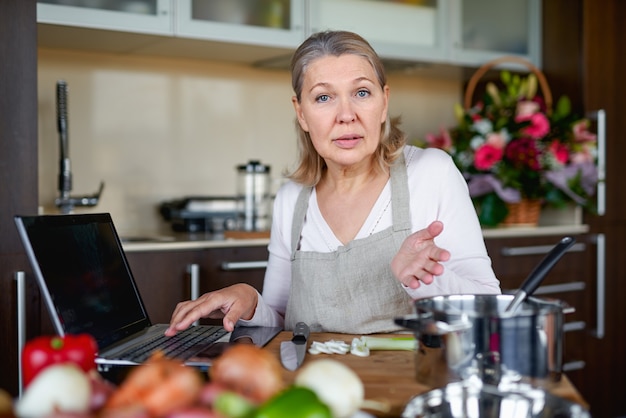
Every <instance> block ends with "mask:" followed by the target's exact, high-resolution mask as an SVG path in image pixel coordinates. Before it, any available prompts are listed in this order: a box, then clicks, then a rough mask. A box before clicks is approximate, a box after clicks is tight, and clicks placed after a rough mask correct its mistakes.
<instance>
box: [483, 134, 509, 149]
mask: <svg viewBox="0 0 626 418" xmlns="http://www.w3.org/2000/svg"><path fill="white" fill-rule="evenodd" d="M486 142H487V144H489V145H491V146H493V147H495V148H499V149H504V146H505V145H506V138H505V137H504V135H502V134H501V133H500V132H492V133H489V134H487V141H486Z"/></svg>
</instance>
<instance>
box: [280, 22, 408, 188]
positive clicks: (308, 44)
mask: <svg viewBox="0 0 626 418" xmlns="http://www.w3.org/2000/svg"><path fill="white" fill-rule="evenodd" d="M345 54H353V55H358V56H360V57H363V58H365V59H366V60H367V61H368V62H369V63H370V65H371V66H372V68H373V69H374V72H375V73H376V77H377V78H378V83H379V84H380V87H381V89H382V88H384V87H385V86H386V85H387V76H386V75H385V67H384V65H383V63H382V61H381V59H380V57H379V56H378V54H376V51H374V49H373V48H372V47H371V45H370V44H369V43H368V42H367V41H366V40H365V39H363V38H362V37H361V36H359V35H357V34H356V33H352V32H346V31H324V32H318V33H315V34H313V35H311V36H310V37H309V38H308V39H307V40H306V41H304V42H303V43H302V44H301V45H300V46H299V47H298V49H297V50H296V52H295V53H294V55H293V57H292V59H291V86H292V88H293V91H294V93H295V95H296V99H297V100H298V102H300V100H301V95H302V83H303V82H304V75H305V73H306V71H307V69H308V67H309V65H310V64H311V62H313V61H315V60H316V59H318V58H322V57H324V56H328V55H333V56H337V57H338V56H341V55H345ZM399 124H400V118H393V119H391V118H390V117H389V115H387V120H386V121H385V122H384V123H383V126H382V129H381V138H380V142H379V145H378V148H377V149H376V151H375V153H374V158H375V159H376V160H377V161H378V164H379V166H380V168H381V170H385V169H387V168H388V167H389V166H390V165H391V164H392V163H393V162H394V161H395V159H396V158H398V156H399V155H400V153H401V152H402V148H403V147H404V145H405V144H406V135H405V134H404V132H402V130H401V129H400V128H399ZM296 131H297V136H298V162H297V165H296V168H295V169H294V170H293V171H292V172H290V173H287V174H286V175H287V177H288V178H290V179H291V180H293V181H295V182H297V183H301V184H304V185H305V186H315V185H316V184H317V183H318V182H319V181H320V179H321V178H322V174H323V172H324V170H325V169H326V163H325V162H324V159H323V158H322V157H321V156H320V155H319V154H318V153H317V151H316V150H315V147H314V146H313V142H312V141H311V137H310V136H309V133H308V132H305V131H304V130H303V129H302V127H301V126H300V124H299V123H298V120H297V119H296Z"/></svg>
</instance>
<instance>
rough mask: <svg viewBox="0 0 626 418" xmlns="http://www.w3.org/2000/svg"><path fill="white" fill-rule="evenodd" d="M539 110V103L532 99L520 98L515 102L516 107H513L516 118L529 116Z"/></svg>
mask: <svg viewBox="0 0 626 418" xmlns="http://www.w3.org/2000/svg"><path fill="white" fill-rule="evenodd" d="M537 112H539V103H537V102H533V101H532V100H521V101H519V102H517V108H516V109H515V115H516V119H517V118H530V117H531V116H532V115H534V114H535V113H537Z"/></svg>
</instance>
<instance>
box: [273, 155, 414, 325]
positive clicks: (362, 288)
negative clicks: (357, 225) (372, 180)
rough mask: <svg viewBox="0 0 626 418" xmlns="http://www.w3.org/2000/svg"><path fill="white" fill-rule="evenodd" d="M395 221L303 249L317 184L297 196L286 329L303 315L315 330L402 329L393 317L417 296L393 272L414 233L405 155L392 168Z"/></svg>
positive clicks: (406, 309) (409, 306) (405, 310)
mask: <svg viewBox="0 0 626 418" xmlns="http://www.w3.org/2000/svg"><path fill="white" fill-rule="evenodd" d="M390 178H391V209H392V218H393V225H392V226H391V227H389V228H387V229H385V230H383V231H379V232H376V233H374V234H372V235H370V236H369V237H366V238H362V239H357V240H353V241H351V242H349V243H348V244H347V245H346V246H341V247H339V248H338V249H337V251H334V252H330V253H320V252H314V251H299V250H298V247H299V242H300V235H301V233H302V227H303V225H304V218H305V215H306V211H307V207H308V202H309V198H310V196H311V192H312V190H313V189H312V187H305V188H304V189H303V190H302V191H301V192H300V195H299V196H298V200H297V202H296V207H295V211H294V216H293V225H292V234H291V235H292V236H291V247H292V253H291V266H292V267H291V277H292V279H291V289H290V291H289V301H288V303H287V311H286V313H285V327H286V329H289V330H291V329H293V328H294V325H295V324H296V323H297V322H300V321H303V322H305V323H307V324H308V325H309V327H310V328H311V331H314V332H341V333H348V334H371V333H376V332H390V331H397V330H399V329H400V327H398V326H396V325H395V324H394V322H393V318H394V317H396V316H401V315H406V314H408V313H410V312H412V299H411V297H410V296H409V295H408V294H407V292H406V291H405V290H404V289H403V288H402V285H401V284H400V282H399V281H398V280H396V278H395V277H394V275H393V273H392V272H391V267H390V265H391V259H392V258H393V257H394V256H395V255H396V253H397V252H398V250H399V249H400V246H401V244H402V242H404V240H405V238H406V237H407V236H408V235H409V234H410V233H411V218H410V211H409V187H408V180H407V174H406V164H405V161H404V155H401V156H400V158H398V160H397V161H396V162H395V163H394V165H393V166H392V167H391V172H390Z"/></svg>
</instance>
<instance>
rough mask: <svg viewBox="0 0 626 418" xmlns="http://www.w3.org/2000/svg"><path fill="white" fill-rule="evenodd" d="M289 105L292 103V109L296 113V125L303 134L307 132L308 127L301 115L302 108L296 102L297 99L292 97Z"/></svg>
mask: <svg viewBox="0 0 626 418" xmlns="http://www.w3.org/2000/svg"><path fill="white" fill-rule="evenodd" d="M291 103H293V108H294V110H295V111H296V118H297V119H298V123H299V124H300V127H301V128H302V130H303V131H304V132H309V126H308V124H307V123H306V119H305V118H304V115H303V114H302V107H301V106H300V102H298V98H297V97H296V96H293V97H292V98H291Z"/></svg>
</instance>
